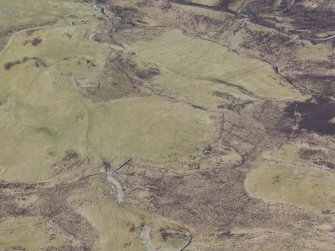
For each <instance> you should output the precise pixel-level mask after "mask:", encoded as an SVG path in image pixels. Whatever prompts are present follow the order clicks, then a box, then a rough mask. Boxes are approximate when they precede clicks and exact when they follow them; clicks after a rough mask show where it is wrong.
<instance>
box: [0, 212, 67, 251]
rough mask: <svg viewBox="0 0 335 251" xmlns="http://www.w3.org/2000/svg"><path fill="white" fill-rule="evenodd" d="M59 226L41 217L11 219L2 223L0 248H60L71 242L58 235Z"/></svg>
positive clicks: (0, 227) (0, 224)
mask: <svg viewBox="0 0 335 251" xmlns="http://www.w3.org/2000/svg"><path fill="white" fill-rule="evenodd" d="M57 231H58V229H57V226H55V225H52V224H50V223H49V224H48V223H46V222H45V221H44V220H43V219H41V218H39V217H15V218H14V217H11V218H7V219H5V220H3V221H1V223H0V248H9V249H10V248H12V249H10V250H14V249H15V250H16V249H23V248H26V250H31V251H33V250H42V249H45V248H47V247H49V246H53V247H60V246H63V245H67V244H70V243H71V242H70V240H69V239H67V238H66V237H65V236H63V235H60V234H58V233H57Z"/></svg>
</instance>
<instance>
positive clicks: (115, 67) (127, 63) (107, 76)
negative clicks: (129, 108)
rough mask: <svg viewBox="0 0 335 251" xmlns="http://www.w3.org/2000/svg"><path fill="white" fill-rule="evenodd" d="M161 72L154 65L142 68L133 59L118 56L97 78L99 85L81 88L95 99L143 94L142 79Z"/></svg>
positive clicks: (82, 91) (101, 99)
mask: <svg viewBox="0 0 335 251" xmlns="http://www.w3.org/2000/svg"><path fill="white" fill-rule="evenodd" d="M157 74H159V70H158V69H156V68H154V67H149V68H140V67H138V66H137V64H136V63H134V62H133V61H131V60H127V59H124V58H123V57H122V56H118V57H117V58H115V59H111V60H108V61H107V63H106V64H105V66H104V69H103V71H102V73H101V74H100V75H99V76H98V78H97V79H96V82H97V83H98V85H97V87H84V88H80V91H81V94H82V95H83V96H84V97H86V98H88V99H90V100H92V101H94V102H100V101H109V100H113V99H120V98H124V97H132V96H135V95H137V96H139V95H143V94H144V93H143V92H142V90H141V81H142V80H143V79H149V78H151V77H153V76H156V75H157Z"/></svg>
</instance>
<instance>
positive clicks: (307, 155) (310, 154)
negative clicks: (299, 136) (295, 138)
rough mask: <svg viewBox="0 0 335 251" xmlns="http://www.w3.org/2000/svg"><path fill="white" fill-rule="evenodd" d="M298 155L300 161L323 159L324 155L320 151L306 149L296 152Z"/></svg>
mask: <svg viewBox="0 0 335 251" xmlns="http://www.w3.org/2000/svg"><path fill="white" fill-rule="evenodd" d="M298 155H299V157H300V158H301V159H305V160H311V159H317V158H320V157H325V154H324V152H323V151H322V150H320V149H308V148H301V149H299V151H298Z"/></svg>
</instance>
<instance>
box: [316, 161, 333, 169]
mask: <svg viewBox="0 0 335 251" xmlns="http://www.w3.org/2000/svg"><path fill="white" fill-rule="evenodd" d="M313 164H315V165H319V166H325V167H328V168H330V169H332V170H335V164H334V163H332V162H329V161H324V160H319V161H314V162H313Z"/></svg>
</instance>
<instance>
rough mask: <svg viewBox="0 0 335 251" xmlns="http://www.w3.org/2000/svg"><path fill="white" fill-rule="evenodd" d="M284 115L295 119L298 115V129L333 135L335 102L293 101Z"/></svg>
mask: <svg viewBox="0 0 335 251" xmlns="http://www.w3.org/2000/svg"><path fill="white" fill-rule="evenodd" d="M285 112H286V115H287V116H288V117H289V118H291V119H296V117H297V114H300V118H299V129H300V130H307V131H310V132H316V133H318V134H320V135H334V134H335V124H334V123H333V121H332V119H334V117H335V102H334V101H333V100H330V99H327V98H314V99H309V100H307V101H305V102H300V101H295V102H292V103H290V104H289V105H288V106H287V107H286V109H285Z"/></svg>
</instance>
